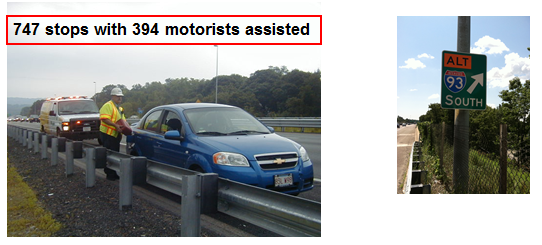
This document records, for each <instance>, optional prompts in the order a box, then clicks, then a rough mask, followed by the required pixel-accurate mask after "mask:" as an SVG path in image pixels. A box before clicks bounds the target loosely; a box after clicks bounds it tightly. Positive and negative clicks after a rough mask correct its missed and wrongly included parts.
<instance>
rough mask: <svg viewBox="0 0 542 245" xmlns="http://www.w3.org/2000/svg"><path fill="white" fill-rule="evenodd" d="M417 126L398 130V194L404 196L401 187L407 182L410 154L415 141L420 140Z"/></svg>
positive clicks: (408, 126) (412, 125)
mask: <svg viewBox="0 0 542 245" xmlns="http://www.w3.org/2000/svg"><path fill="white" fill-rule="evenodd" d="M417 131H418V129H417V128H416V125H415V124H411V125H407V126H401V128H398V129H397V194H403V190H402V189H401V185H402V184H403V182H404V181H405V176H406V171H407V169H408V162H409V160H410V158H409V157H410V152H411V151H412V145H413V144H414V141H415V140H416V139H417V138H419V136H417V135H418V134H419V133H418V132H417Z"/></svg>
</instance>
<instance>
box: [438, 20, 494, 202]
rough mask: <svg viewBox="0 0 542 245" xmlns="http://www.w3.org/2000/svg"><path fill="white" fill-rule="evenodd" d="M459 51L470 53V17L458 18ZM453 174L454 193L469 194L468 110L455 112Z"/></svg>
mask: <svg viewBox="0 0 542 245" xmlns="http://www.w3.org/2000/svg"><path fill="white" fill-rule="evenodd" d="M457 51H458V52H462V53H470V16H458V18H457ZM486 87H487V86H486ZM441 96H442V95H441ZM441 106H442V104H441ZM453 174H454V176H453V184H454V192H455V193H468V190H469V111H468V110H455V120H454V170H453Z"/></svg>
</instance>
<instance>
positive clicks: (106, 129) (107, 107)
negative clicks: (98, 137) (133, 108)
mask: <svg viewBox="0 0 542 245" xmlns="http://www.w3.org/2000/svg"><path fill="white" fill-rule="evenodd" d="M119 110H120V111H119ZM103 119H110V120H111V121H112V122H113V123H117V121H118V120H120V119H124V120H126V118H125V117H124V109H122V107H120V106H119V108H118V109H117V106H115V103H114V102H113V101H111V100H110V101H108V102H107V103H105V104H104V105H103V106H102V108H101V109H100V120H103ZM100 132H103V133H106V134H108V135H111V136H113V137H117V136H118V135H119V132H118V131H117V130H116V129H115V127H113V126H110V125H108V124H106V123H104V122H103V121H101V124H100Z"/></svg>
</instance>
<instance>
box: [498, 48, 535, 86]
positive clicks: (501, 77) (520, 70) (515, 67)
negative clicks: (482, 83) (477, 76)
mask: <svg viewBox="0 0 542 245" xmlns="http://www.w3.org/2000/svg"><path fill="white" fill-rule="evenodd" d="M504 63H505V66H504V67H503V68H497V67H493V68H492V69H491V70H489V71H488V72H487V81H488V82H487V83H488V84H489V88H494V87H501V88H504V87H507V86H508V85H509V81H510V80H512V79H513V78H514V77H519V79H520V80H521V82H525V80H530V79H531V60H530V59H529V58H527V57H519V54H517V53H509V54H507V55H505V56H504Z"/></svg>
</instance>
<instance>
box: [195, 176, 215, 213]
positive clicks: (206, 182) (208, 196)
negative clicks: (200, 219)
mask: <svg viewBox="0 0 542 245" xmlns="http://www.w3.org/2000/svg"><path fill="white" fill-rule="evenodd" d="M198 176H199V177H200V178H201V213H202V214H211V213H216V212H218V211H217V206H218V174H215V173H204V174H199V175H198Z"/></svg>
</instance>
